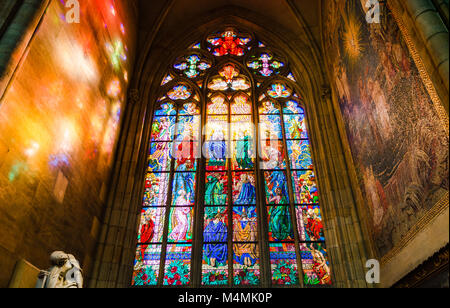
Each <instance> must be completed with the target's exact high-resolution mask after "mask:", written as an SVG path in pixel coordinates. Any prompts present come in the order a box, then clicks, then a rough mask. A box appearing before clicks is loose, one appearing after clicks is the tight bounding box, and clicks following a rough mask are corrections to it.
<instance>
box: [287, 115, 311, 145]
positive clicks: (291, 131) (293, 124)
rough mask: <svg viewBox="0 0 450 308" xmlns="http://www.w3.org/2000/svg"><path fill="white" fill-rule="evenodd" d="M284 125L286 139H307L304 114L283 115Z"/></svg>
mask: <svg viewBox="0 0 450 308" xmlns="http://www.w3.org/2000/svg"><path fill="white" fill-rule="evenodd" d="M284 127H285V129H286V139H308V133H307V130H306V123H305V115H303V114H297V115H287V114H285V115H284Z"/></svg>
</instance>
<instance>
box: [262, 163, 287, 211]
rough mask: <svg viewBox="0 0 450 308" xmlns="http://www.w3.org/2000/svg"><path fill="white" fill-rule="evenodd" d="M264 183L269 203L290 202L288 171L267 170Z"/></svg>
mask: <svg viewBox="0 0 450 308" xmlns="http://www.w3.org/2000/svg"><path fill="white" fill-rule="evenodd" d="M264 183H265V192H266V202H267V204H289V195H288V189H287V180H286V173H285V172H284V171H265V172H264Z"/></svg>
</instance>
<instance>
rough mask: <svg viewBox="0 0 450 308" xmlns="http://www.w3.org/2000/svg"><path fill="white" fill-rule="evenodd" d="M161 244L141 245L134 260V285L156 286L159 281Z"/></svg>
mask: <svg viewBox="0 0 450 308" xmlns="http://www.w3.org/2000/svg"><path fill="white" fill-rule="evenodd" d="M161 247H162V246H161V245H139V246H138V248H137V251H136V258H135V260H134V271H133V281H132V284H133V285H134V286H155V285H157V283H158V276H159V264H160V262H161Z"/></svg>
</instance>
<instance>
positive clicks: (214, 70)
mask: <svg viewBox="0 0 450 308" xmlns="http://www.w3.org/2000/svg"><path fill="white" fill-rule="evenodd" d="M208 37H210V35H208V36H205V38H204V39H203V40H202V41H201V43H199V44H200V48H189V49H187V50H185V52H184V53H182V55H181V56H180V57H179V58H177V59H175V60H174V61H172V62H171V66H170V68H169V69H168V73H167V76H171V80H170V81H168V82H167V83H165V84H164V85H162V87H161V88H162V91H161V96H163V93H167V90H170V89H171V88H173V86H174V85H177V84H182V85H186V86H189V87H190V88H191V89H192V90H193V93H196V94H197V96H198V98H199V100H198V106H199V108H200V114H201V126H202V127H203V126H204V124H205V123H206V117H207V114H206V109H207V102H208V99H209V97H210V96H214V95H216V94H217V93H223V91H220V90H218V91H210V90H208V83H209V81H210V80H211V78H213V77H214V76H215V75H217V74H218V71H219V70H220V68H221V67H222V66H223V65H225V64H229V63H232V64H234V65H236V66H237V67H239V69H240V71H241V72H244V73H242V74H243V75H244V76H247V77H248V78H249V82H250V84H251V87H250V90H248V91H236V92H234V93H233V96H236V95H239V93H243V92H250V102H251V104H252V113H253V114H252V121H253V123H259V112H258V110H259V107H260V104H261V102H262V101H261V100H260V99H259V98H260V96H261V95H263V94H264V95H265V96H266V97H269V96H268V87H269V86H270V85H272V84H274V83H277V82H279V83H282V84H284V85H285V86H286V87H287V88H289V89H291V91H292V93H296V94H298V93H300V96H298V97H296V98H295V100H297V101H298V102H299V103H300V104H301V106H302V108H303V109H304V110H305V115H306V114H307V112H306V106H305V105H304V104H302V103H301V99H300V98H301V97H303V96H302V95H301V93H302V92H301V89H300V88H299V87H298V85H297V84H296V83H295V82H293V80H292V79H293V74H292V73H291V72H290V71H289V63H288V61H287V60H286V58H285V57H282V56H281V55H282V53H281V52H279V51H276V50H275V49H269V48H267V47H266V45H265V44H263V43H261V42H258V41H257V40H255V37H254V36H253V35H248V37H250V38H251V41H250V43H249V44H248V47H249V49H248V50H246V52H245V55H243V56H234V55H226V56H213V55H212V54H210V53H209V52H208V51H207V50H208V48H210V47H211V45H210V44H209V43H208V42H207V38H208ZM192 46H199V45H198V44H195V43H194V44H193V45H191V47H192ZM263 52H264V53H270V54H271V55H276V56H275V59H277V60H280V59H282V61H283V64H284V66H283V67H282V68H281V69H280V70H279V73H278V74H275V75H272V76H270V77H265V76H261V75H258V74H257V73H254V72H253V71H251V70H250V68H248V65H247V64H248V62H249V60H250V59H251V57H252V56H254V55H255V53H263ZM189 55H199V56H200V57H203V58H204V59H206V61H207V62H208V63H210V65H211V68H209V69H208V70H206V71H205V72H204V73H203V74H199V75H198V76H197V77H195V78H188V77H186V76H185V75H183V76H182V75H181V74H180V72H179V71H177V70H176V69H175V68H174V66H173V63H175V62H177V61H178V62H179V60H180V58H182V57H186V56H189ZM209 93H211V95H209ZM246 95H247V94H246ZM193 96H194V94H193V95H192V96H191V98H192V97H193ZM232 99H233V98H232ZM232 99H230V101H229V107H228V109H229V113H228V118H229V119H230V118H231V112H230V111H231V107H230V106H231V101H232ZM290 99H292V97H290V98H286V99H272V100H273V101H276V102H277V103H281V102H286V101H289V100H290ZM166 101H167V98H165V99H163V100H161V102H166ZM175 103H176V105H177V106H178V107H177V108H180V105H182V103H183V101H181V100H178V101H176V102H175ZM281 106H282V105H280V117H281V123H282V124H281V125H282V131H283V144H284V148H285V152H286V155H287V147H286V145H287V142H286V136H285V130H284V120H283V111H282V110H283V108H282V107H281ZM155 110H157V108H155ZM177 110H178V109H177ZM177 117H178V116H177ZM305 117H306V119H307V116H305ZM152 118H153V117H152ZM229 122H231V121H229ZM255 125H256V131H255V132H254V137H255V138H254V141H255V143H256V141H261V139H260V136H259V128H258V127H257V124H255ZM306 128H307V132H308V134H309V133H310V130H309V129H308V121H306ZM229 138H231V135H229ZM204 142H205V138H204V136H203V135H202V137H201V146H202V145H203V144H204ZM311 147H312V145H311V144H310V150H311V156H312V159H313V161H314V157H313V155H314V154H313V153H314V151H313V149H311ZM255 152H257V155H256V164H255V168H254V172H255V174H256V175H257V176H256V182H257V183H256V190H257V196H256V198H257V201H256V204H257V205H256V206H257V211H258V243H259V245H260V247H259V250H260V268H261V271H264V273H262V275H263V277H264V281H265V283H266V284H267V281H268V278H269V280H270V277H268V276H270V275H271V274H268V273H269V272H270V260H269V258H268V257H267V247H263V246H264V245H265V246H268V244H269V241H268V240H267V230H266V229H267V226H265V224H267V220H266V216H267V213H266V211H265V210H266V204H265V203H264V200H265V196H264V183H263V182H264V179H263V176H262V172H263V171H262V170H261V169H260V167H259V163H260V161H259V157H260V155H259V152H260V148H259V146H258V145H255ZM204 160H205V159H204V158H203V155H202V157H201V158H199V159H198V160H197V161H198V162H197V163H198V167H197V171H196V173H197V180H196V202H195V207H194V211H195V216H194V232H195V234H194V235H193V236H194V237H197V238H198V241H196V242H199V241H200V242H202V236H203V234H202V233H203V228H201V225H202V224H203V218H204V211H203V210H204V207H205V205H204V202H203V201H204V200H202V198H200V196H201V192H204V181H201V180H200V179H203V178H204V176H205V174H206V173H207V171H206V170H205V162H204ZM172 164H173V162H172ZM230 170H231V168H228V173H229V174H230V173H232V172H233V171H230ZM172 173H173V170H172V171H171V174H172ZM286 173H287V174H288V175H289V174H290V173H291V171H290V163H289V161H288V158H287V157H286ZM291 181H292V179H291V178H290V177H289V176H287V182H288V190H289V199H290V200H289V207H290V210H291V220H292V222H293V224H292V225H293V226H294V230H293V231H294V235H295V239H294V244H295V247H296V258H297V264H298V271H299V274H300V272H301V268H302V259H301V254H302V253H301V251H300V247H299V244H300V242H301V241H300V240H299V235H298V232H297V230H298V229H297V226H296V221H295V219H294V216H295V204H296V203H295V202H294V201H293V198H294V194H293V191H292V190H293V188H292V184H291ZM172 182H173V176H172V177H171V179H170V183H169V194H171V186H172V184H173V183H172ZM316 185H318V183H316ZM228 186H229V189H228V194H229V195H230V194H231V191H232V190H231V189H230V187H231V186H232V180H231V178H229V179H228ZM168 199H170V196H169V197H168ZM203 199H204V198H203ZM231 199H232V198H231ZM228 203H229V204H230V203H231V206H230V205H228V207H232V206H233V205H232V200H230V197H229V201H228ZM167 204H170V201H169V200H168V201H167ZM262 204H264V205H262ZM167 216H168V215H166V221H168V217H167ZM228 216H229V217H228V221H229V226H228V230H229V232H228V234H229V236H228V244H229V247H232V244H233V241H232V236H231V234H232V226H231V225H232V219H230V217H231V218H232V213H231V211H228ZM261 222H265V223H261ZM167 228H168V226H167V223H166V226H165V229H166V230H165V237H166V238H167V235H166V233H167ZM230 230H231V232H230ZM230 243H231V244H230ZM162 244H163V248H164V245H167V241H166V242H165V243H162ZM195 245H196V243H194V247H193V254H192V255H193V258H195V259H196V262H195V264H192V266H191V275H190V281H191V282H192V283H191V284H192V285H195V286H202V284H201V279H199V277H198V276H199V275H200V273H201V264H199V262H198V261H199V260H200V261H201V259H202V258H201V256H199V253H198V251H199V249H200V248H199V247H198V246H199V245H200V246H202V245H203V243H201V244H197V247H195ZM229 249H230V248H229ZM231 249H232V248H231ZM163 250H164V249H163ZM228 254H229V255H230V254H231V252H228ZM162 256H163V257H164V251H163V252H162ZM228 259H229V271H230V274H229V277H230V276H232V275H233V273H232V264H230V263H232V258H230V257H229V258H228ZM261 259H263V260H261ZM162 260H163V258H162ZM163 263H164V262H161V265H160V268H161V269H160V272H161V273H163V272H162V269H163V268H164V266H163ZM200 263H201V262H200ZM261 263H262V264H261ZM161 276H163V275H161V274H160V277H159V280H158V285H162V283H161V281H162V280H163V278H162V277H161ZM301 277H302V276H301V275H300V278H301ZM229 282H230V283H229V286H233V282H232V279H231V277H230V279H229ZM299 285H300V286H304V284H303V281H302V279H300V280H299Z"/></svg>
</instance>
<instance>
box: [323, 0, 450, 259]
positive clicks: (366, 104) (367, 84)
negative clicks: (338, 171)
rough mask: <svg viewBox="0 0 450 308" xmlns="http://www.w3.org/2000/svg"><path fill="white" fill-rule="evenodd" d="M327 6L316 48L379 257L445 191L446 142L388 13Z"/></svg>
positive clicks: (335, 1)
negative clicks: (380, 15)
mask: <svg viewBox="0 0 450 308" xmlns="http://www.w3.org/2000/svg"><path fill="white" fill-rule="evenodd" d="M365 2H366V1H358V0H348V1H341V0H330V1H327V2H326V5H327V7H326V11H325V13H324V31H325V33H324V43H325V50H326V51H327V57H328V60H329V61H328V65H329V69H330V71H331V74H332V78H333V80H334V81H335V86H336V90H337V94H338V99H339V104H340V109H341V112H342V116H343V119H344V122H345V128H346V132H347V136H348V140H349V143H350V147H351V152H352V155H353V160H354V163H355V165H356V170H357V175H358V177H359V183H360V187H361V191H362V193H363V195H364V198H365V201H366V204H367V207H368V212H369V216H370V218H371V229H372V233H373V238H374V241H375V246H376V248H377V249H378V252H379V254H380V256H383V255H385V254H386V253H388V252H389V251H390V250H391V249H392V248H393V247H395V245H396V244H398V243H399V241H400V240H401V238H402V237H404V236H405V235H406V234H407V233H408V231H409V230H410V229H411V228H412V227H413V226H414V224H415V223H417V221H418V220H419V219H420V218H422V217H423V216H424V215H425V214H426V213H427V212H428V211H429V210H430V209H431V208H432V207H433V205H435V204H436V203H437V201H439V199H440V198H442V196H443V195H444V194H445V193H446V192H448V141H449V140H448V135H447V134H446V132H445V130H444V128H443V127H442V126H441V124H440V122H439V118H438V116H437V113H436V111H435V109H434V107H433V104H432V101H431V99H430V96H429V94H428V93H427V91H426V89H425V87H424V84H423V81H422V79H421V77H420V76H419V72H418V70H417V67H416V65H415V63H414V61H413V59H412V57H411V54H410V52H409V50H408V47H407V45H406V43H405V40H404V38H403V36H402V34H401V32H400V29H399V27H398V25H397V24H396V21H395V20H394V18H393V16H392V15H391V12H389V11H388V13H389V16H388V18H387V22H385V21H382V23H381V24H376V23H373V24H369V23H367V22H366V12H365V11H364V10H365Z"/></svg>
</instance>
